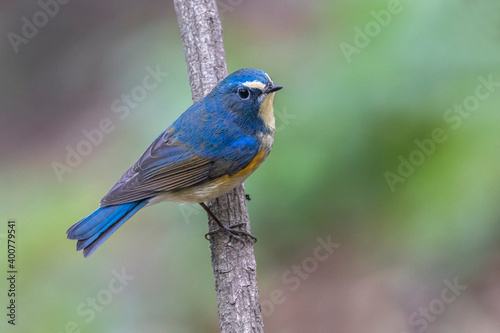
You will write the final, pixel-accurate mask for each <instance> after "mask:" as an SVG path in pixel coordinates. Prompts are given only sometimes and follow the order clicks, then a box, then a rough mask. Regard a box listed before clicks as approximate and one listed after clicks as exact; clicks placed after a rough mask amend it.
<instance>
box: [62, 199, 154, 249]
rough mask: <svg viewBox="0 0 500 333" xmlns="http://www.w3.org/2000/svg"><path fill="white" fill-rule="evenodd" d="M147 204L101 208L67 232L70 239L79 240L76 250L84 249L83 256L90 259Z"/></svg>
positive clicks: (140, 202)
mask: <svg viewBox="0 0 500 333" xmlns="http://www.w3.org/2000/svg"><path fill="white" fill-rule="evenodd" d="M147 203H148V200H141V201H134V202H129V203H125V204H121V205H116V206H107V207H101V208H99V209H97V210H96V211H95V212H93V213H92V214H90V215H89V216H87V217H86V218H84V219H82V220H80V221H79V222H77V223H75V224H73V226H72V227H71V228H69V229H68V231H66V233H67V234H68V238H69V239H77V240H78V242H77V243H76V250H77V251H80V250H81V249H83V256H84V257H88V256H89V255H91V254H92V253H94V251H95V250H97V248H98V247H99V246H101V244H102V243H104V241H105V240H106V239H108V237H109V236H111V234H112V233H113V232H115V230H116V229H118V228H119V227H120V226H121V225H122V224H123V223H125V221H127V220H128V219H129V218H130V217H131V216H132V215H134V214H135V213H136V212H137V211H138V210H139V209H141V208H142V207H144V206H145V205H146V204H147Z"/></svg>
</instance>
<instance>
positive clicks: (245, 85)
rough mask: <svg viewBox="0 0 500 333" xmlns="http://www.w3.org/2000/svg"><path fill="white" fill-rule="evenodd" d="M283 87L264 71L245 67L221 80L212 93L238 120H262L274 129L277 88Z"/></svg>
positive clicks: (253, 121) (244, 121) (269, 128)
mask: <svg viewBox="0 0 500 333" xmlns="http://www.w3.org/2000/svg"><path fill="white" fill-rule="evenodd" d="M281 88H283V87H282V86H278V85H274V84H273V81H272V80H271V78H270V77H269V75H267V74H266V73H265V72H263V71H261V70H258V69H252V68H243V69H240V70H237V71H236V72H234V73H232V74H230V75H228V76H227V77H226V78H225V79H224V80H222V81H221V82H220V83H219V84H218V85H217V86H216V87H215V88H214V90H213V91H212V94H213V97H214V98H216V99H217V101H218V103H220V104H222V105H223V107H224V109H225V110H227V112H229V113H230V116H231V118H233V119H234V120H235V121H237V122H238V123H241V124H244V125H246V126H249V125H254V126H257V124H258V123H262V125H263V126H264V127H265V128H267V129H268V130H271V131H273V132H274V129H275V122H274V112H273V100H274V92H276V91H278V90H280V89H281Z"/></svg>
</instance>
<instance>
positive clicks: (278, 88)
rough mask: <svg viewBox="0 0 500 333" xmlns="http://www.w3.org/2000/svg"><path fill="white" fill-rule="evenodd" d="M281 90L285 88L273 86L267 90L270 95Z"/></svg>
mask: <svg viewBox="0 0 500 333" xmlns="http://www.w3.org/2000/svg"><path fill="white" fill-rule="evenodd" d="M280 89H283V86H275V85H271V86H269V87H268V88H267V89H266V91H265V92H266V94H270V93H273V92H275V91H278V90H280Z"/></svg>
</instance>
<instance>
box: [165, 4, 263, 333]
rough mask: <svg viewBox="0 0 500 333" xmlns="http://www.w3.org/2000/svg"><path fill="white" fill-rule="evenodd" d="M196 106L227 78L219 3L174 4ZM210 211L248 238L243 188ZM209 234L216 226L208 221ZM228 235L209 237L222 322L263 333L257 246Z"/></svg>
mask: <svg viewBox="0 0 500 333" xmlns="http://www.w3.org/2000/svg"><path fill="white" fill-rule="evenodd" d="M174 5H175V10H176V12H177V18H178V21H179V26H180V30H181V37H182V42H183V44H184V54H185V57H186V63H187V68H188V73H189V81H190V84H191V93H192V95H193V101H197V100H199V99H200V98H202V97H203V96H205V95H206V94H207V93H209V92H210V91H211V90H212V88H213V87H214V86H215V85H216V84H217V83H218V82H219V81H221V80H222V79H223V78H224V77H226V76H227V68H226V60H225V52H224V43H223V39H222V26H221V23H220V19H219V14H218V12H217V5H216V2H215V0H174ZM208 207H209V208H210V209H211V210H212V212H213V213H214V214H215V216H217V217H218V218H219V220H220V221H221V222H222V223H223V224H225V225H229V226H232V225H238V224H242V226H241V227H239V228H240V230H245V231H247V232H250V219H249V217H248V211H247V206H246V198H245V189H244V186H243V184H241V185H239V186H237V187H236V188H235V189H234V190H232V191H230V192H229V193H227V194H225V195H223V196H221V197H219V198H217V199H215V200H212V201H211V202H209V203H208ZM208 225H209V230H214V229H216V228H217V225H216V224H215V222H214V221H212V219H211V218H210V217H208ZM243 239H244V242H242V241H240V240H236V239H234V238H230V237H229V236H227V235H226V234H224V233H219V234H216V235H214V236H212V237H210V250H211V252H212V266H213V270H214V277H215V291H216V293H217V298H218V310H219V322H220V327H221V332H223V333H242V332H244V333H246V332H264V328H263V326H264V325H263V323H262V317H261V309H260V304H259V292H258V289H257V279H256V263H255V256H254V251H253V243H252V241H251V240H250V239H247V238H245V237H244V238H243Z"/></svg>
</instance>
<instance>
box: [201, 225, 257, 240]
mask: <svg viewBox="0 0 500 333" xmlns="http://www.w3.org/2000/svg"><path fill="white" fill-rule="evenodd" d="M242 225H245V223H239V224H235V225H232V226H230V227H226V226H224V227H218V228H217V229H215V230H212V231H209V232H207V233H206V234H205V239H206V240H210V237H211V236H212V235H215V234H218V233H220V232H225V233H226V234H228V235H229V237H233V238H236V239H237V240H239V241H241V242H243V239H242V238H241V237H240V236H247V237H248V238H250V239H251V240H252V242H253V243H255V242H257V238H255V236H254V235H252V234H251V233H249V232H246V231H242V230H237V229H235V228H237V227H240V226H242Z"/></svg>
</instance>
